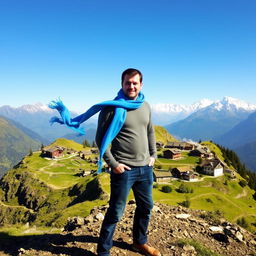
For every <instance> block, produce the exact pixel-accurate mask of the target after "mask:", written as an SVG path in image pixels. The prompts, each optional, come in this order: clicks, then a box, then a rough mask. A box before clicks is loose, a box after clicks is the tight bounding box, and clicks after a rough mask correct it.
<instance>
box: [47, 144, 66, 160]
mask: <svg viewBox="0 0 256 256" xmlns="http://www.w3.org/2000/svg"><path fill="white" fill-rule="evenodd" d="M63 152H64V148H63V147H59V146H53V147H51V148H43V150H42V156H43V157H49V158H58V157H61V156H62V155H63Z"/></svg>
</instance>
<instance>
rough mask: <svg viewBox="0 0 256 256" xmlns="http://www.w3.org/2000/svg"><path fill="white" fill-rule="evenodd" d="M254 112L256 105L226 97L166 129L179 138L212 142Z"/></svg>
mask: <svg viewBox="0 0 256 256" xmlns="http://www.w3.org/2000/svg"><path fill="white" fill-rule="evenodd" d="M254 111H256V105H253V104H248V103H246V102H244V101H241V100H238V99H234V98H231V97H224V98H223V99H222V100H220V101H215V102H213V103H212V104H211V105H209V106H207V107H205V108H202V109H199V110H197V111H195V112H194V113H192V114H191V115H189V116H188V117H186V118H185V119H183V120H180V121H178V122H175V123H171V124H170V125H168V126H166V128H167V130H168V131H169V132H170V133H171V134H173V135H174V136H177V137H179V138H189V139H193V140H199V139H201V140H212V139H214V138H216V137H218V136H221V135H222V134H224V133H226V132H227V131H229V130H230V129H232V128H233V127H234V126H235V125H237V124H238V123H239V122H241V121H242V120H244V119H246V118H247V117H248V115H249V114H251V113H252V112H254Z"/></svg>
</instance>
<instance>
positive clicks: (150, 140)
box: [148, 114, 157, 166]
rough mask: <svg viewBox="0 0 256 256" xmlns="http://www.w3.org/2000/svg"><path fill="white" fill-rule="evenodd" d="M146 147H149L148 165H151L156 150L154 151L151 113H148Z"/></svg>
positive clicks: (154, 142)
mask: <svg viewBox="0 0 256 256" xmlns="http://www.w3.org/2000/svg"><path fill="white" fill-rule="evenodd" d="M148 147H149V154H150V161H149V166H153V165H154V163H155V160H156V158H157V151H156V138H155V130H154V126H153V124H152V121H151V114H150V121H149V124H148Z"/></svg>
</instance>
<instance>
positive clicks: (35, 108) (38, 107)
mask: <svg viewBox="0 0 256 256" xmlns="http://www.w3.org/2000/svg"><path fill="white" fill-rule="evenodd" d="M17 109H19V110H20V111H26V112H29V113H36V112H42V111H43V112H48V113H53V112H54V110H52V109H51V108H49V107H48V106H47V105H45V104H42V103H40V102H39V103H36V104H34V105H31V104H28V105H23V106H21V107H19V108H17Z"/></svg>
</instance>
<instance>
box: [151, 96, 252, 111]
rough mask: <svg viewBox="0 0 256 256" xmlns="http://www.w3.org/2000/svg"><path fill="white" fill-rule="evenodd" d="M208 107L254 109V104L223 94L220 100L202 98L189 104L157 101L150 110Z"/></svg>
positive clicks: (191, 109)
mask: <svg viewBox="0 0 256 256" xmlns="http://www.w3.org/2000/svg"><path fill="white" fill-rule="evenodd" d="M206 107H208V108H210V109H215V110H218V111H220V110H227V111H234V110H244V111H249V112H250V111H255V110H256V104H250V103H247V102H245V101H242V100H239V99H235V98H232V97H229V96H225V97H224V98H223V99H222V100H216V101H213V100H210V99H202V100H200V101H198V102H195V103H193V104H191V105H184V104H171V103H170V104H168V103H165V104H164V103H158V104H153V105H152V106H151V108H152V111H153V112H156V113H166V114H171V113H173V114H174V113H181V112H183V113H187V114H188V113H193V112H195V111H197V110H200V109H203V108H206Z"/></svg>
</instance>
